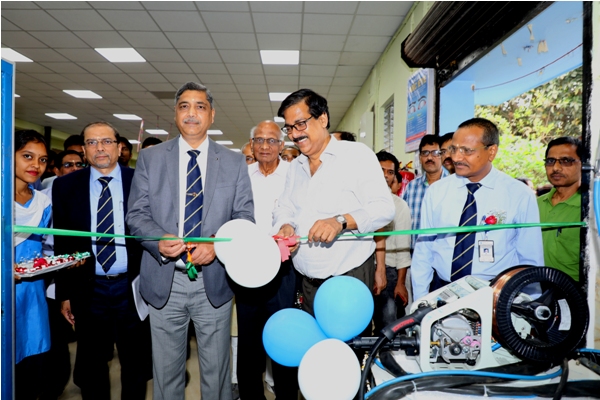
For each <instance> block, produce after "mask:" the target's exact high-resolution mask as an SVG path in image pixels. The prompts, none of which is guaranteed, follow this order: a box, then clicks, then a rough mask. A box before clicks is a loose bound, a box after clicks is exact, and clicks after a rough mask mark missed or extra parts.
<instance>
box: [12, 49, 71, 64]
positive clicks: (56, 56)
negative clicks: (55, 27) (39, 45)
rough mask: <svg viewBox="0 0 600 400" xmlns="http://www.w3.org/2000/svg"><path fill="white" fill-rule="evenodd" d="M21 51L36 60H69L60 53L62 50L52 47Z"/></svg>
mask: <svg viewBox="0 0 600 400" xmlns="http://www.w3.org/2000/svg"><path fill="white" fill-rule="evenodd" d="M20 53H21V54H23V55H24V56H26V57H29V58H31V59H32V60H34V61H35V62H47V61H65V62H67V61H69V60H68V59H66V58H65V57H63V56H62V55H61V54H60V52H57V51H55V50H52V49H21V50H20ZM19 65H21V64H19Z"/></svg>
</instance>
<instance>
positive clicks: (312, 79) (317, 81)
mask: <svg viewBox="0 0 600 400" xmlns="http://www.w3.org/2000/svg"><path fill="white" fill-rule="evenodd" d="M332 81H333V78H332V77H329V76H301V77H300V86H307V85H320V86H323V85H325V86H328V85H331V83H332Z"/></svg>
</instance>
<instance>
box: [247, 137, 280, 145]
mask: <svg viewBox="0 0 600 400" xmlns="http://www.w3.org/2000/svg"><path fill="white" fill-rule="evenodd" d="M252 141H253V142H254V144H257V145H259V146H262V145H263V144H265V142H266V143H267V144H268V145H269V146H277V145H278V144H279V143H281V140H278V139H273V138H269V139H265V138H262V137H257V138H252Z"/></svg>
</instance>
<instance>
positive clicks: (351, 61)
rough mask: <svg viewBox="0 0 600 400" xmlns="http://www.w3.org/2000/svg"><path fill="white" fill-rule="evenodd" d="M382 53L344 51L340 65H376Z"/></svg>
mask: <svg viewBox="0 0 600 400" xmlns="http://www.w3.org/2000/svg"><path fill="white" fill-rule="evenodd" d="M379 56H380V53H353V52H349V51H344V52H343V53H342V57H341V58H340V65H368V66H372V65H375V63H376V62H377V60H378V59H379Z"/></svg>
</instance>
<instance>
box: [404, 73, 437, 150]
mask: <svg viewBox="0 0 600 400" xmlns="http://www.w3.org/2000/svg"><path fill="white" fill-rule="evenodd" d="M407 100H408V101H407V104H408V108H407V110H406V144H405V146H404V149H405V152H407V153H410V152H411V151H416V150H418V149H419V143H420V142H421V138H422V137H423V136H425V135H428V134H433V117H434V115H433V113H434V106H435V73H434V70H433V69H430V68H427V69H421V70H419V71H417V72H415V73H414V74H412V75H411V77H410V78H408V85H407Z"/></svg>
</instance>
